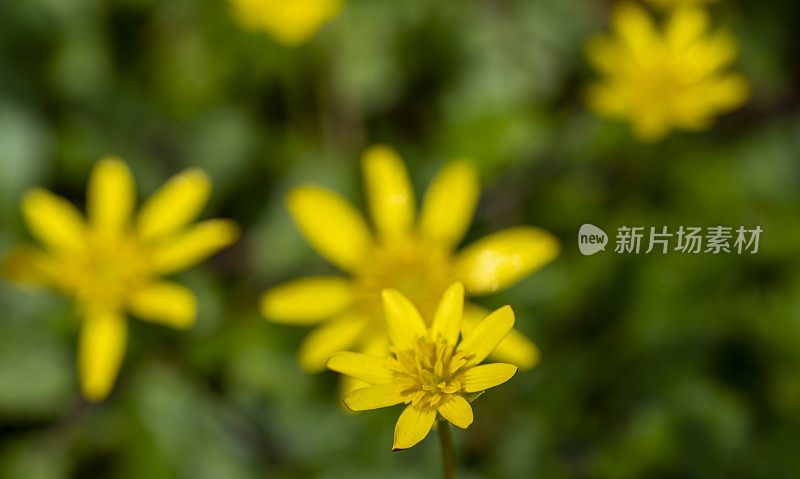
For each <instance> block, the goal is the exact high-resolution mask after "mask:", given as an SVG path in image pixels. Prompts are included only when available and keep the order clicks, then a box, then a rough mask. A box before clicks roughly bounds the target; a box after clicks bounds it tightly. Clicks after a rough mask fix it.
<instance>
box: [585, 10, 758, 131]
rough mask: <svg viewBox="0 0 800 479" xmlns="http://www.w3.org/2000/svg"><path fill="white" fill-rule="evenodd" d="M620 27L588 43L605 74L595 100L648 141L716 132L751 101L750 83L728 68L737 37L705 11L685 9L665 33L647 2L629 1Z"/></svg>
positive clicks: (596, 106)
mask: <svg viewBox="0 0 800 479" xmlns="http://www.w3.org/2000/svg"><path fill="white" fill-rule="evenodd" d="M612 25H613V30H614V35H613V36H609V35H603V36H599V37H596V38H594V39H592V40H591V41H590V42H589V43H588V45H587V47H588V48H587V55H588V58H589V60H590V61H591V63H592V64H593V65H594V67H595V68H596V69H597V70H598V71H599V72H600V74H601V75H602V79H600V80H598V81H597V82H595V83H593V84H592V85H590V87H589V88H588V91H587V101H588V104H589V107H590V108H591V109H592V110H594V111H595V112H596V113H597V114H599V115H602V116H606V117H609V118H612V119H620V120H625V119H626V120H628V121H630V122H631V123H633V128H634V131H635V133H636V135H637V136H638V137H639V138H640V139H641V140H643V141H656V140H659V139H661V138H663V137H664V136H666V135H667V134H668V133H669V132H670V131H671V130H673V129H684V130H694V131H698V130H705V129H708V128H710V127H711V125H712V124H713V122H714V119H715V117H716V116H718V115H720V114H722V113H725V112H728V111H731V110H734V109H736V108H738V107H739V106H741V105H743V104H744V103H745V102H746V101H747V99H748V97H749V94H750V90H749V86H748V84H747V81H746V80H745V79H744V77H743V76H742V75H740V74H738V73H732V72H730V71H728V67H729V66H730V65H731V64H733V63H734V61H735V60H736V56H737V45H736V40H735V39H734V38H733V37H732V36H731V35H729V34H728V33H725V32H714V33H709V32H708V28H709V18H708V14H707V13H706V12H705V11H703V10H701V9H698V8H694V7H679V8H678V9H677V10H675V11H674V12H673V13H672V15H671V17H670V19H669V21H668V22H667V24H666V26H665V28H664V30H663V32H661V31H660V30H659V29H658V28H657V27H656V25H655V24H654V22H653V19H652V18H651V17H650V16H649V15H648V14H647V12H645V11H644V10H643V9H642V8H641V7H639V6H637V5H636V4H633V3H623V4H620V5H619V6H618V7H617V8H615V10H614V12H613V13H612Z"/></svg>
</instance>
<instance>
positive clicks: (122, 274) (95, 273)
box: [61, 230, 153, 308]
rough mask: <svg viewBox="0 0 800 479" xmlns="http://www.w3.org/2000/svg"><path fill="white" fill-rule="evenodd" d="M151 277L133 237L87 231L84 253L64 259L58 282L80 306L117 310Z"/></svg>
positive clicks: (142, 252) (150, 269)
mask: <svg viewBox="0 0 800 479" xmlns="http://www.w3.org/2000/svg"><path fill="white" fill-rule="evenodd" d="M152 274H153V272H152V268H151V266H150V262H149V260H148V258H147V254H146V253H145V251H144V250H143V249H142V247H141V245H140V244H139V242H138V241H136V240H135V238H134V236H133V235H126V234H124V233H123V234H110V233H104V232H101V231H96V230H91V231H89V232H87V238H86V245H85V249H84V250H83V251H81V252H79V253H77V254H75V255H73V256H71V257H69V258H66V259H65V261H64V267H63V271H62V272H61V282H62V284H63V287H64V288H65V289H66V290H68V291H69V292H71V293H73V294H74V295H75V296H76V298H77V299H78V301H80V302H82V303H84V304H92V305H93V306H103V307H113V308H117V307H121V306H123V305H124V304H125V301H126V298H128V297H129V296H130V294H131V293H132V292H134V291H135V290H136V289H138V288H140V287H142V286H143V285H144V284H146V283H147V282H148V281H149V280H150V278H151V277H152Z"/></svg>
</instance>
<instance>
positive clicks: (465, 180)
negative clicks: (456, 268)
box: [419, 161, 480, 246]
mask: <svg viewBox="0 0 800 479" xmlns="http://www.w3.org/2000/svg"><path fill="white" fill-rule="evenodd" d="M479 196H480V180H479V178H478V172H477V171H476V170H475V168H474V167H473V166H472V165H470V164H469V163H467V162H466V161H454V162H452V163H450V164H449V165H447V166H445V167H444V168H443V169H442V171H440V172H439V174H438V175H436V178H434V179H433V183H431V185H430V187H429V188H428V191H427V192H426V193H425V199H424V201H423V202H422V211H421V212H420V220H419V231H420V234H421V235H422V236H423V237H425V238H428V239H431V240H434V241H439V242H441V243H443V244H446V245H451V246H452V245H456V244H458V243H459V242H460V241H461V239H462V238H463V237H464V234H466V232H467V230H468V229H469V225H470V223H471V222H472V217H473V215H474V214H475V206H476V205H477V204H478V197H479Z"/></svg>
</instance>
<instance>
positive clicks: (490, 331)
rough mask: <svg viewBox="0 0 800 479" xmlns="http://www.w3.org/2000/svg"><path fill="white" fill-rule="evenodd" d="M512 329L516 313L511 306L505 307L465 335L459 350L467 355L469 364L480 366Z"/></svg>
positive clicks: (484, 319)
mask: <svg viewBox="0 0 800 479" xmlns="http://www.w3.org/2000/svg"><path fill="white" fill-rule="evenodd" d="M512 327H514V311H513V310H512V309H511V306H503V307H502V308H500V309H498V310H495V311H494V312H492V313H491V314H489V316H486V317H485V318H483V319H482V320H481V321H480V322H479V323H478V324H477V325H476V326H475V327H474V328H472V330H471V331H470V332H469V333H467V334H465V335H464V337H463V338H462V340H461V342H460V343H459V344H458V349H457V350H458V351H464V353H466V355H467V364H473V365H474V364H478V363H480V362H481V361H483V360H484V359H485V358H486V356H488V355H489V354H490V353H491V352H492V351H494V349H495V348H496V347H497V345H498V344H500V341H502V340H503V338H504V337H506V334H508V332H509V331H511V328H512Z"/></svg>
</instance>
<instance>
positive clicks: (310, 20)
mask: <svg viewBox="0 0 800 479" xmlns="http://www.w3.org/2000/svg"><path fill="white" fill-rule="evenodd" d="M230 1H231V2H232V4H233V7H234V11H235V15H236V18H237V19H238V20H239V23H241V24H242V25H243V26H244V27H245V28H250V29H253V30H265V31H267V32H269V33H271V34H272V35H273V36H274V37H275V38H276V39H277V40H278V41H280V42H282V43H284V44H286V45H299V44H301V43H305V42H307V41H308V40H310V39H311V38H312V37H313V36H314V35H315V34H316V33H317V30H319V29H320V27H322V25H324V24H325V23H327V22H329V21H331V20H332V19H333V18H335V17H336V16H337V15H338V14H339V12H340V11H341V10H342V6H343V5H344V0H230Z"/></svg>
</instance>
